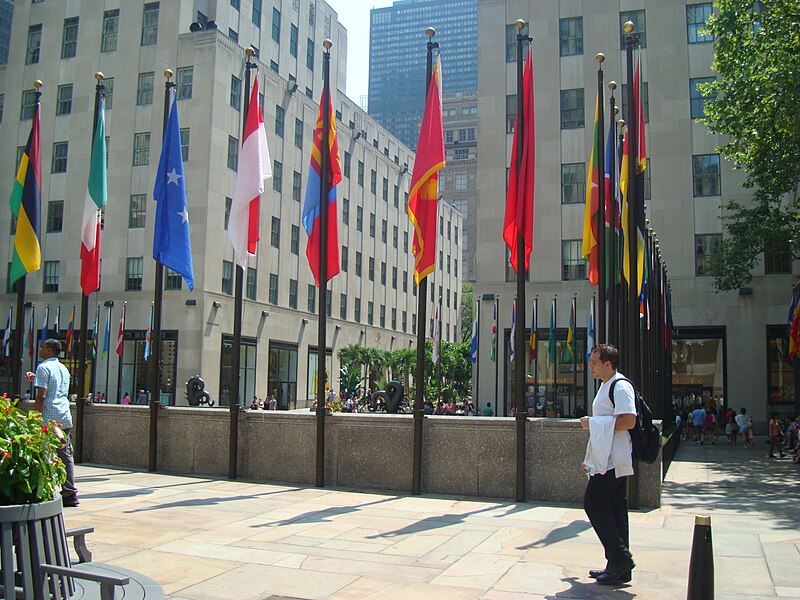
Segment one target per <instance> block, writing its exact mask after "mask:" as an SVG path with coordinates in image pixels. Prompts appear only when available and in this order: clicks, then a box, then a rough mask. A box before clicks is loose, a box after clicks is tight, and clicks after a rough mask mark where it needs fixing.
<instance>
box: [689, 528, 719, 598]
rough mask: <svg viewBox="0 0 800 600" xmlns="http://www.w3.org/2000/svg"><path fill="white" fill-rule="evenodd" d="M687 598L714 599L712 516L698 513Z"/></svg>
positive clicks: (690, 561) (690, 560)
mask: <svg viewBox="0 0 800 600" xmlns="http://www.w3.org/2000/svg"><path fill="white" fill-rule="evenodd" d="M686 600H714V549H713V547H712V544H711V517H705V516H700V515H696V516H695V518H694V537H693V538H692V556H691V558H690V559H689V590H688V592H687V593H686Z"/></svg>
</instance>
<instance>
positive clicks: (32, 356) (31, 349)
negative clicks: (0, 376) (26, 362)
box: [27, 302, 37, 398]
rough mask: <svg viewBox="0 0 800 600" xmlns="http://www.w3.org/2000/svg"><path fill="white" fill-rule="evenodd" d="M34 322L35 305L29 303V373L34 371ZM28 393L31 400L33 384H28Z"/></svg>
mask: <svg viewBox="0 0 800 600" xmlns="http://www.w3.org/2000/svg"><path fill="white" fill-rule="evenodd" d="M35 322H36V305H35V304H34V303H33V302H31V322H30V326H29V327H28V333H27V335H28V343H29V344H30V348H28V356H30V358H31V371H35V370H36V362H35V360H36V358H35V357H36V354H37V353H36V350H35V347H36V337H35V336H34V335H33V330H34V324H35ZM30 391H31V398H33V383H31V384H30Z"/></svg>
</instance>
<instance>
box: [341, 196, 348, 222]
mask: <svg viewBox="0 0 800 600" xmlns="http://www.w3.org/2000/svg"><path fill="white" fill-rule="evenodd" d="M342 223H343V224H344V225H349V224H350V200H348V199H347V198H342Z"/></svg>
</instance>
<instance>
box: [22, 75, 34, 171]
mask: <svg viewBox="0 0 800 600" xmlns="http://www.w3.org/2000/svg"><path fill="white" fill-rule="evenodd" d="M35 111H36V90H24V91H23V92H22V107H21V109H20V113H19V118H20V120H21V121H27V120H29V119H32V118H33V113H34V112H35ZM17 166H18V167H19V161H17Z"/></svg>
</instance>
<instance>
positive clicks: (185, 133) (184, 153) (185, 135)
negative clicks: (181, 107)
mask: <svg viewBox="0 0 800 600" xmlns="http://www.w3.org/2000/svg"><path fill="white" fill-rule="evenodd" d="M190 137H191V132H190V130H189V128H188V127H182V128H181V158H182V159H183V162H186V161H187V160H189V138H190Z"/></svg>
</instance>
